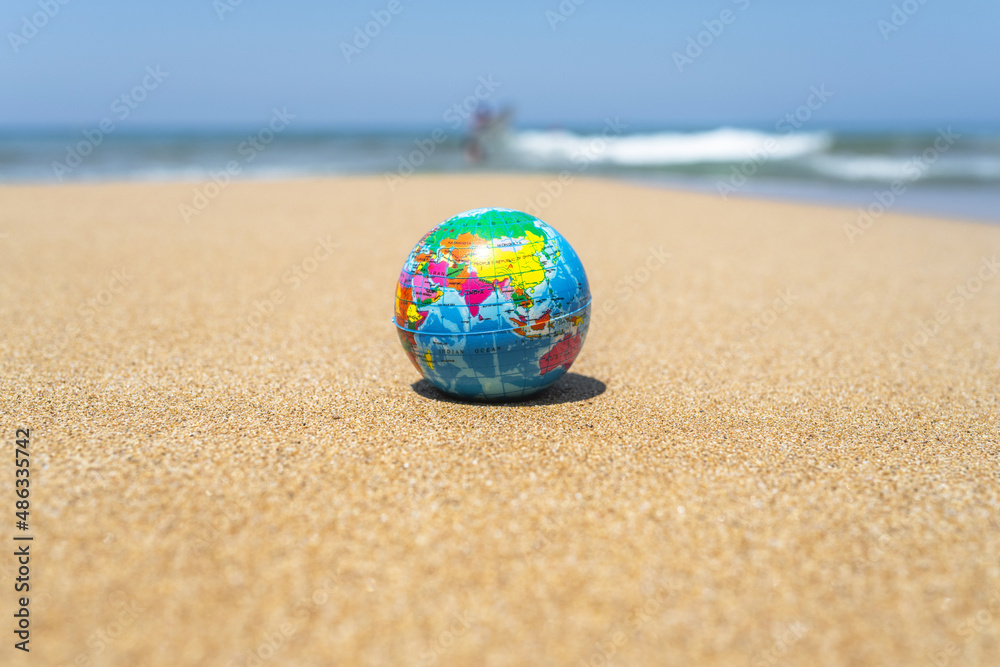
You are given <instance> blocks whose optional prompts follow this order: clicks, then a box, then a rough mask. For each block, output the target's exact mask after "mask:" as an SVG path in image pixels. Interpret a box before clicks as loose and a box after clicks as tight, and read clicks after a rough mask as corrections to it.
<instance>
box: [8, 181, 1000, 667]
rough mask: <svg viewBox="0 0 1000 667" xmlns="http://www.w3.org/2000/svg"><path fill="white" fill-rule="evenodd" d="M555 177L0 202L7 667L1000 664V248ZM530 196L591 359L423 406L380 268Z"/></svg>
mask: <svg viewBox="0 0 1000 667" xmlns="http://www.w3.org/2000/svg"><path fill="white" fill-rule="evenodd" d="M554 180H555V178H554V177H553V176H517V177H513V176H510V177H508V176H489V175H483V176H414V177H412V178H410V179H408V180H406V181H405V182H403V183H402V184H400V185H399V186H398V188H397V190H396V192H394V193H391V192H390V190H389V188H388V187H387V185H386V183H385V181H384V180H383V179H382V178H381V177H371V178H344V179H326V180H319V179H316V180H302V181H291V182H238V183H234V184H231V185H229V186H228V187H227V188H224V189H223V190H222V191H221V192H220V193H218V196H216V197H215V198H214V199H211V200H209V201H208V205H207V206H206V207H205V208H204V210H202V211H199V212H196V213H195V214H193V215H191V216H190V221H189V222H185V220H184V219H183V217H182V215H181V213H180V212H179V206H180V205H181V204H187V205H191V204H192V200H193V197H194V196H195V186H194V185H192V184H87V185H71V186H58V187H41V186H38V187H27V186H25V187H22V186H17V187H3V188H2V189H0V197H2V201H3V206H2V208H0V233H3V234H4V236H2V237H0V250H2V256H3V258H4V261H3V262H2V263H0V321H2V322H3V336H2V338H0V352H2V360H0V364H2V374H0V383H2V384H0V387H2V396H0V413H2V415H3V420H2V429H3V437H4V442H5V443H6V451H7V454H6V455H5V456H4V460H5V463H3V465H2V466H0V480H2V483H0V488H2V489H3V491H2V497H3V506H4V507H5V508H7V510H6V512H5V515H4V516H5V517H6V518H5V520H4V523H3V529H2V531H0V538H2V539H3V540H5V542H6V544H7V545H8V548H5V549H4V550H3V551H4V552H6V554H7V555H5V556H3V557H2V558H0V571H2V575H3V580H4V584H3V586H2V589H3V591H4V592H3V594H2V595H0V612H2V616H3V618H4V619H6V620H5V621H4V622H3V623H2V624H0V630H2V632H3V636H4V637H6V639H5V643H6V644H7V645H5V646H3V648H2V651H3V654H4V655H5V656H7V657H5V658H3V662H4V664H15V662H16V663H18V664H20V663H21V662H24V664H28V663H29V662H30V663H31V664H34V665H46V666H49V665H52V666H59V665H110V666H118V665H122V666H125V665H128V666H134V665H143V666H150V665H153V666H155V665H226V666H229V665H240V666H241V667H242V666H244V665H251V666H253V665H262V664H274V665H279V664H280V665H424V664H428V665H429V664H440V665H446V664H447V665H529V664H530V665H584V664H592V665H595V666H596V665H601V664H604V661H605V657H604V656H608V655H610V658H611V664H623V665H625V664H627V665H681V664H683V665H747V664H749V665H755V666H756V665H778V664H781V665H883V664H884V665H924V664H928V665H929V664H935V662H937V664H950V665H960V664H961V665H964V664H969V665H973V664H974V665H996V664H1000V518H998V517H1000V506H998V501H1000V472H998V471H1000V456H998V448H1000V444H998V441H1000V435H998V434H1000V426H998V423H997V415H998V411H1000V402H998V387H1000V361H998V360H1000V335H998V332H1000V276H998V274H997V267H996V266H995V265H993V264H991V263H990V262H992V261H994V258H997V257H1000V228H998V227H991V226H987V225H975V224H968V223H963V222H957V221H940V220H931V219H923V218H918V217H905V216H897V215H894V214H892V213H891V212H890V213H888V214H886V215H884V216H883V217H881V218H879V219H877V220H876V221H875V222H874V224H872V225H871V226H870V227H869V228H868V229H867V230H865V231H864V232H863V233H862V234H860V235H856V236H854V238H853V240H850V239H849V238H848V234H847V233H846V232H845V225H852V224H855V223H856V220H857V217H858V215H857V212H856V211H853V210H848V209H832V208H821V207H815V206H804V205H792V204H779V203H773V202H759V201H751V200H741V199H736V198H730V199H729V200H728V201H723V200H722V199H720V198H718V197H714V196H711V195H698V194H688V193H677V192H671V191H665V190H656V189H646V188H642V187H638V186H630V185H626V184H620V183H613V182H607V181H601V180H586V179H581V178H577V179H576V180H574V181H573V182H571V183H569V184H567V185H565V186H564V187H563V191H562V192H561V193H560V194H559V195H558V196H556V197H555V198H554V199H550V198H548V197H546V196H541V197H540V198H539V195H540V194H541V193H545V192H546V190H545V187H544V186H545V184H546V183H549V184H550V186H551V182H553V181H554ZM211 193H212V192H211V190H210V193H209V194H211ZM529 202H538V203H540V204H548V205H547V206H545V207H544V208H543V209H542V210H541V211H540V212H539V213H540V217H542V218H543V219H544V220H546V221H547V222H549V223H550V224H552V225H553V226H554V227H556V228H557V229H558V230H559V231H560V232H562V233H563V235H564V236H565V237H566V238H567V239H568V240H569V241H570V243H572V244H573V246H574V248H575V249H576V250H577V252H578V253H579V255H580V256H581V258H582V260H583V262H584V265H585V266H586V268H587V271H588V274H589V277H590V281H591V286H592V289H593V293H594V304H595V318H594V320H593V323H592V326H591V329H590V334H589V337H588V339H587V342H586V344H585V345H584V347H583V350H582V352H581V354H580V356H579V358H578V360H577V362H576V364H575V365H574V366H573V369H572V371H571V373H570V374H568V375H567V376H566V377H565V378H563V379H562V380H561V381H560V382H559V384H557V385H556V386H555V387H554V388H553V389H551V390H549V392H548V393H546V394H542V395H541V396H539V397H538V398H535V399H532V400H528V401H526V402H523V403H517V404H509V405H482V404H468V403H457V402H451V401H448V400H444V399H443V397H442V396H441V395H439V394H437V393H436V392H434V391H433V390H431V389H429V388H428V386H427V385H426V384H425V383H420V382H418V380H420V378H419V375H418V374H417V373H416V371H415V370H414V368H413V367H412V366H411V365H410V363H409V362H408V361H407V359H406V357H405V355H404V353H403V351H402V349H401V348H400V345H399V343H398V341H397V338H396V333H395V331H394V329H393V326H392V324H391V322H390V319H391V316H392V306H393V293H394V284H395V280H396V278H397V276H398V272H399V269H400V267H401V266H402V262H403V260H404V258H405V257H406V254H407V253H408V251H409V250H410V248H411V247H412V246H413V244H414V243H415V242H416V241H417V240H418V238H419V237H420V236H421V235H422V234H423V233H424V232H425V231H426V230H427V229H429V228H430V227H431V226H433V225H434V224H436V223H437V222H439V221H441V220H443V219H445V218H447V217H449V216H451V215H453V214H455V213H458V212H460V211H463V210H466V209H469V208H475V207H480V206H491V205H492V206H506V207H511V208H517V209H524V208H525V207H527V206H528V205H529ZM612 311H613V312H612ZM935 318H937V319H938V320H939V321H938V322H935ZM17 428H29V429H30V435H31V438H30V452H31V454H30V461H31V468H30V470H31V477H30V480H31V484H32V486H31V496H30V502H31V512H30V527H31V530H30V533H31V534H33V535H34V536H35V540H34V541H33V542H32V543H31V547H30V548H31V554H32V557H31V575H30V576H31V580H30V584H31V602H30V605H31V633H32V634H31V644H30V648H31V656H30V658H28V657H27V656H20V655H19V654H18V652H17V651H16V650H15V649H13V647H12V644H13V643H14V641H15V639H14V636H13V635H12V634H11V631H12V629H13V627H14V621H13V619H12V614H13V613H14V612H15V611H16V605H15V603H16V597H17V596H18V595H19V594H16V593H15V592H14V591H13V589H12V584H13V579H14V577H15V571H16V567H17V564H16V562H15V558H14V556H13V551H14V548H13V547H12V546H11V545H14V544H15V542H13V541H11V538H12V537H13V536H14V535H15V534H22V533H21V531H18V530H16V529H15V528H14V522H15V517H14V500H15V498H14V494H13V489H14V476H15V467H14V462H13V461H14V457H15V454H14V452H13V449H14V438H15V429H17ZM12 655H13V656H14V659H13V660H12V661H10V662H8V659H9V658H10V656H12ZM26 658H27V659H26ZM942 661H943V662H942Z"/></svg>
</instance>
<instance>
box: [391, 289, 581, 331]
mask: <svg viewBox="0 0 1000 667" xmlns="http://www.w3.org/2000/svg"><path fill="white" fill-rule="evenodd" d="M593 301H594V297H590V299H588V300H587V303H585V304H584V305H582V306H580V307H579V308H577V309H576V310H574V311H573V312H572V313H566V314H565V315H560V316H559V317H557V318H555V319H553V320H548V321H546V322H545V324H553V323H554V322H559V321H560V320H565V319H566V318H567V317H573V316H574V315H576V314H577V313H579V312H580V311H581V310H586V309H587V308H589V307H590V304H591V303H593ZM390 321H391V322H392V323H393V324H395V325H396V328H397V329H401V330H403V331H409V332H410V333H417V334H424V335H426V336H481V335H484V334H491V333H507V332H508V331H517V330H518V329H523V328H525V327H530V326H531V325H530V324H526V325H524V327H511V328H509V329H490V330H489V331H420V330H419V329H407V328H406V327H401V326H399V324H397V323H396V318H395V317H393V318H392V319H391V320H390Z"/></svg>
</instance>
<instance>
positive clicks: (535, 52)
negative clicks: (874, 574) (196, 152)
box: [0, 0, 1000, 128]
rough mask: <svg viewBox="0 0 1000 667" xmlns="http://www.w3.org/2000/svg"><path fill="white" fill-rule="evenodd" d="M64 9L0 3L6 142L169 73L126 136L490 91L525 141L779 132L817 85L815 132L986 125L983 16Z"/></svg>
mask: <svg viewBox="0 0 1000 667" xmlns="http://www.w3.org/2000/svg"><path fill="white" fill-rule="evenodd" d="M64 1H65V2H66V4H60V2H59V0H4V2H3V6H2V9H0V31H2V35H3V37H4V39H3V43H2V44H0V82H2V87H0V126H7V127H10V126H23V125H36V126H37V125H42V126H45V125H58V126H72V127H87V126H91V125H93V124H94V123H95V122H96V121H98V120H99V119H101V118H104V117H107V116H108V115H109V109H110V107H111V105H112V104H113V102H114V100H115V99H116V98H118V97H119V96H121V95H122V94H127V93H128V92H129V91H130V90H131V89H132V88H133V87H134V86H136V85H139V84H140V83H141V82H142V80H143V77H144V75H145V69H146V67H147V66H152V67H156V66H159V67H160V68H161V70H162V71H163V72H166V73H167V74H168V76H167V77H166V78H165V79H164V80H163V81H162V83H160V84H159V85H158V86H156V88H155V89H154V90H150V91H148V95H146V96H145V97H146V99H144V100H143V101H142V102H141V103H139V104H137V105H136V108H135V109H134V113H133V114H132V116H131V119H130V120H129V123H130V125H132V126H133V127H137V128H138V127H144V126H171V127H200V126H206V127H218V126H234V127H243V126H257V125H259V124H260V123H261V121H262V120H266V119H267V118H268V117H269V116H270V113H271V109H272V108H273V107H287V109H288V110H289V111H290V112H292V113H294V114H296V116H297V125H298V126H299V127H306V126H316V127H338V126H340V127H348V126H370V127H380V126H381V127H401V128H404V127H405V128H408V127H423V126H435V125H440V124H441V120H442V117H443V115H444V114H445V112H446V111H447V110H448V108H449V107H451V106H452V105H453V104H456V103H461V101H462V100H463V99H464V98H465V97H466V96H468V95H471V94H473V93H474V92H475V89H476V86H477V85H478V83H477V82H478V80H479V77H490V76H492V77H493V80H494V81H496V82H499V84H500V85H499V87H498V88H497V89H496V91H495V93H493V94H492V95H491V97H490V101H491V102H492V103H496V104H511V105H514V106H515V108H516V109H517V114H518V116H517V118H518V122H519V123H520V124H522V125H528V124H530V125H550V124H560V125H571V126H586V125H591V126H593V125H598V126H599V125H600V124H602V122H603V119H604V118H605V117H609V116H610V117H614V116H618V117H621V119H622V120H627V121H628V122H629V123H631V124H632V126H633V127H636V126H650V127H672V126H711V125H718V124H743V125H763V126H773V125H774V123H775V122H776V121H777V120H779V119H780V118H781V117H782V116H784V115H785V114H786V113H788V112H789V111H791V110H794V109H795V108H796V107H797V106H798V105H800V104H802V103H804V102H805V101H806V100H807V98H808V97H809V95H810V88H811V87H813V86H826V89H827V90H829V91H830V92H832V93H833V97H831V98H830V100H829V101H828V102H827V103H826V104H825V105H824V107H823V108H822V109H821V111H819V112H817V114H816V118H815V119H814V121H813V122H814V123H815V124H816V125H823V124H826V125H829V126H832V127H842V126H856V127H868V128H886V127H888V128H893V127H901V126H909V127H924V126H927V127H932V126H936V125H938V124H940V123H943V122H957V123H964V124H966V125H969V124H987V125H993V126H997V125H998V124H1000V33H998V32H997V31H998V26H1000V3H998V2H996V1H995V0H990V1H986V0H948V2H945V0H925V2H924V3H923V4H920V2H919V0H908V1H907V2H906V3H904V2H900V1H899V0H895V1H890V0H840V1H839V2H823V3H816V2H801V0H800V1H798V2H794V1H792V0H770V1H769V2H765V1H764V0H711V1H708V2H663V1H661V2H652V1H650V2H638V1H632V2H629V1H627V0H623V1H616V2H611V0H585V1H584V2H582V4H580V5H579V6H577V5H575V3H574V2H573V0H563V2H562V5H563V7H564V8H573V10H574V11H572V13H570V12H569V11H564V12H563V13H562V14H560V13H559V7H560V2H559V1H558V0H549V1H545V0H539V1H537V2H528V1H525V0H507V1H505V2H495V3H478V2H477V3H459V2H455V1H453V2H444V1H443V0H395V1H396V2H398V3H399V4H398V5H393V8H395V9H397V10H398V11H397V13H395V14H392V13H390V12H389V10H388V8H389V6H390V4H391V3H390V0H361V1H358V2H350V3H333V2H320V1H318V0H290V1H288V2H282V3H275V2H270V3H266V2H263V0H242V2H239V0H214V1H213V0H171V1H170V2H163V3H138V2H134V1H126V0H64ZM237 2H238V3H239V4H236V3H237ZM904 4H906V5H907V8H909V9H910V10H911V11H912V10H915V11H912V13H910V14H906V13H905V12H903V11H902V10H903V8H902V6H903V5H904ZM894 5H895V6H896V7H897V8H900V9H899V11H898V12H897V14H896V24H893V23H892V18H893V13H894ZM44 7H48V10H49V13H50V14H53V16H51V18H50V17H48V16H44V15H43V14H40V13H41V12H43V11H44V9H43V8H44ZM55 8H58V11H55ZM220 8H224V9H227V10H230V9H231V10H232V11H224V12H222V11H221V9H220ZM380 11H382V13H381V16H382V18H383V20H385V18H386V17H387V16H390V17H391V20H389V21H388V23H387V24H386V25H385V26H384V27H382V26H379V27H378V28H379V29H378V34H377V36H375V37H374V38H372V39H371V41H370V43H368V44H367V45H366V46H364V48H362V49H359V52H357V53H352V54H351V58H350V62H348V59H347V57H345V55H344V53H343V51H342V47H341V43H348V44H351V42H352V41H353V40H354V37H355V30H356V28H361V29H363V28H364V26H365V24H366V23H367V22H369V21H372V20H373V18H372V14H371V13H372V12H376V13H378V12H380ZM726 11H728V12H731V13H729V14H723V12H726ZM547 12H552V13H549V14H547ZM220 13H221V18H220ZM32 16H36V18H37V20H36V23H43V24H44V25H42V27H40V28H38V29H37V32H33V31H32V30H31V28H30V27H29V28H27V29H26V28H25V20H28V22H29V23H30V22H31V19H32ZM556 16H558V17H559V18H565V20H560V21H558V22H556V19H555V18H553V17H556ZM43 18H44V20H43ZM903 18H905V22H903V20H902V19H903ZM723 19H726V20H728V21H729V22H728V24H726V23H721V21H722V20H723ZM706 21H707V22H709V27H706V25H705V22H706ZM880 21H884V22H886V23H883V24H882V27H881V28H880V24H879V22H880ZM897 24H898V25H897ZM374 26H375V24H372V26H370V30H371V32H375V30H374ZM553 26H554V27H553ZM720 26H721V30H720ZM886 26H891V27H892V28H896V27H898V30H892V31H891V32H889V31H888V28H887V27H886ZM709 28H714V29H715V31H716V32H717V33H718V34H717V35H713V34H711V33H710V32H703V31H708V30H709ZM699 33H702V34H701V35H700V38H701V41H702V42H703V43H704V44H706V46H704V47H702V51H701V52H700V54H699V53H698V51H697V50H696V49H693V48H692V50H691V51H690V52H689V53H694V54H697V57H695V58H692V61H691V62H689V63H688V62H685V63H682V67H681V68H680V69H681V71H679V68H678V64H677V62H676V58H675V56H674V55H673V54H674V53H675V52H676V53H681V54H683V55H685V56H687V55H689V54H685V50H686V49H687V47H688V45H689V41H688V40H689V39H693V40H697V39H698V38H699ZM12 35H13V37H12ZM26 35H30V37H26ZM360 43H362V44H363V42H360ZM147 82H148V81H147Z"/></svg>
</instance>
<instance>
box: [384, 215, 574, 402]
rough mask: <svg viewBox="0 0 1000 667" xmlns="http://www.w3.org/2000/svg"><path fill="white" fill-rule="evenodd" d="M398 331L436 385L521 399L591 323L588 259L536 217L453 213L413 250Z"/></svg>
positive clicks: (562, 365) (475, 395) (544, 382)
mask: <svg viewBox="0 0 1000 667" xmlns="http://www.w3.org/2000/svg"><path fill="white" fill-rule="evenodd" d="M395 322H396V331H397V333H398V334H399V340H400V342H401V343H402V344H403V349H404V350H405V351H406V355H407V356H408V357H409V358H410V361H412V362H413V365H414V366H416V367H417V370H419V371H420V373H421V374H422V375H423V376H424V378H426V379H427V381H428V382H430V383H431V384H432V385H434V386H435V387H437V388H438V389H440V390H442V391H444V392H446V393H448V394H451V395H453V396H458V397H461V398H470V399H481V400H503V399H514V398H520V397H523V396H528V395H530V394H533V393H535V392H537V391H539V390H541V389H544V388H545V387H548V386H549V385H551V384H552V383H553V382H555V381H556V380H558V379H559V378H560V377H561V376H562V375H563V373H565V372H566V371H567V370H568V369H569V367H570V366H571V365H572V364H573V361H574V360H575V359H576V356H577V354H579V352H580V347H581V346H582V345H583V341H584V338H585V337H586V335H587V327H588V325H589V323H590V285H589V284H588V283H587V274H586V273H585V272H584V270H583V264H581V263H580V258H579V257H577V255H576V253H575V252H574V251H573V248H572V247H571V246H570V244H569V243H568V242H567V241H566V239H564V238H563V237H562V236H561V235H560V234H559V232H557V231H556V230H555V229H553V228H552V227H550V226H549V225H547V224H545V223H544V222H542V221H541V220H539V219H538V218H536V217H534V216H532V215H528V214H527V213H521V212H520V211H513V210H510V209H505V208H480V209H475V210H472V211H466V212H465V213H459V214H458V215H456V216H455V217H453V218H451V219H449V220H446V221H444V222H442V223H441V224H439V225H438V226H436V227H434V228H433V229H431V230H430V231H429V232H427V234H425V235H424V237H423V238H422V239H420V241H419V242H418V243H417V245H416V246H415V247H414V248H413V251H412V252H411V253H410V256H409V257H408V258H407V259H406V263H405V264H404V265H403V271H402V273H400V275H399V282H398V284H397V285H396V317H395Z"/></svg>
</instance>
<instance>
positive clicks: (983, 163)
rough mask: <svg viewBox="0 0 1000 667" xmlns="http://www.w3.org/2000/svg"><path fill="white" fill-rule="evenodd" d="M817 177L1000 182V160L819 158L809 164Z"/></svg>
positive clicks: (945, 156) (983, 157)
mask: <svg viewBox="0 0 1000 667" xmlns="http://www.w3.org/2000/svg"><path fill="white" fill-rule="evenodd" d="M808 164H809V166H810V167H811V168H812V169H813V170H815V171H816V172H817V173H819V174H821V175H823V176H826V177H829V178H835V179H838V180H843V181H882V182H890V181H896V180H903V181H912V180H917V178H921V179H924V178H926V179H931V180H933V179H970V180H985V181H991V180H996V179H998V178H1000V156H990V155H948V154H942V155H941V156H940V157H939V158H938V159H937V160H935V161H934V162H925V161H924V160H923V159H922V158H921V157H920V156H887V155H843V154H841V155H817V156H814V157H812V158H810V159H809V160H808Z"/></svg>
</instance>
